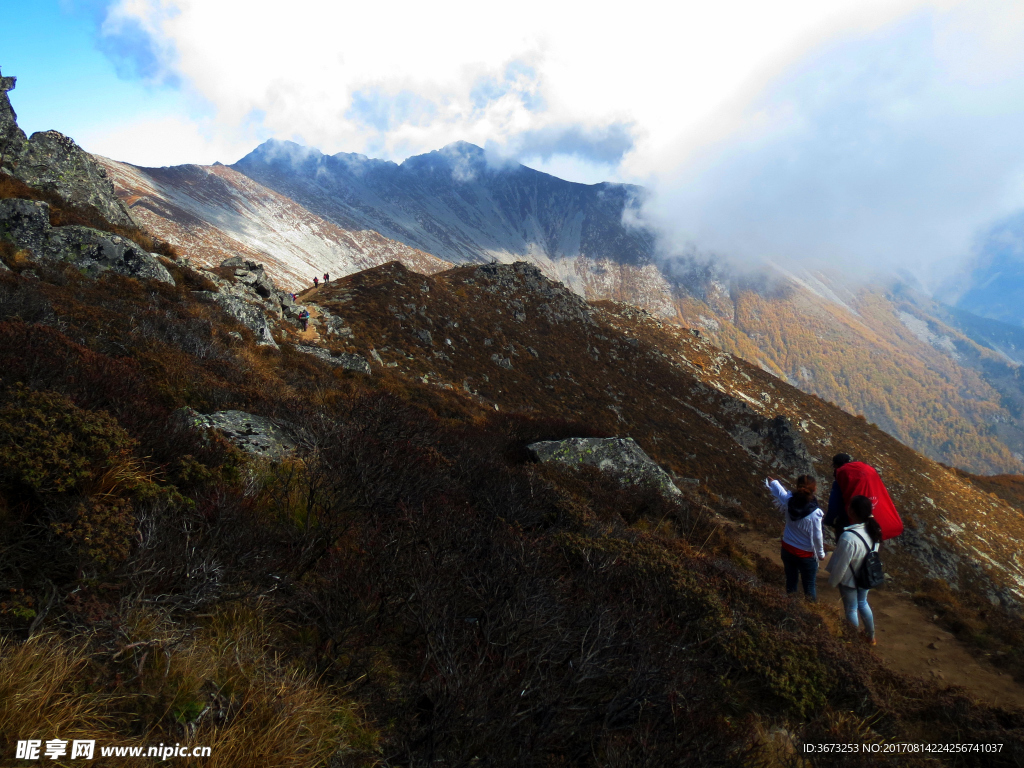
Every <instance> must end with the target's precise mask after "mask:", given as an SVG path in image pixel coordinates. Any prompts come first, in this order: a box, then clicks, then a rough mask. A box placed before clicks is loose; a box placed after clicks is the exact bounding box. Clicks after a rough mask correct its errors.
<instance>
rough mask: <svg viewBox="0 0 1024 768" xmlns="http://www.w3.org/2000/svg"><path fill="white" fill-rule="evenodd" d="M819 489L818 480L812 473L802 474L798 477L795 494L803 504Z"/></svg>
mask: <svg viewBox="0 0 1024 768" xmlns="http://www.w3.org/2000/svg"><path fill="white" fill-rule="evenodd" d="M816 490H818V481H817V480H815V479H814V477H813V476H811V475H800V477H798V478H797V479H796V490H795V491H793V495H794V496H795V497H796V498H797V500H798V501H799V502H800V503H801V504H806V503H807V502H808V501H810V500H811V499H813V498H814V492H815V491H816Z"/></svg>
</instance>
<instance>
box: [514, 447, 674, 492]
mask: <svg viewBox="0 0 1024 768" xmlns="http://www.w3.org/2000/svg"><path fill="white" fill-rule="evenodd" d="M527 450H529V451H530V453H532V454H533V456H534V458H536V459H537V460H538V461H542V462H548V461H557V462H559V463H562V464H568V465H569V466H579V465H580V464H589V465H591V466H594V467H598V468H599V469H602V470H605V471H608V472H612V473H614V474H617V475H619V476H620V477H621V479H622V481H623V482H624V483H626V484H628V485H641V484H647V483H651V484H653V485H654V486H655V487H657V488H658V489H659V490H660V491H661V492H662V493H664V494H665V495H666V496H679V495H680V491H679V489H678V488H676V486H675V483H673V482H672V480H671V478H669V476H668V474H667V473H666V472H665V471H664V470H663V469H662V468H661V467H659V466H658V465H657V464H655V463H654V461H653V460H652V459H651V457H650V456H648V455H647V454H646V453H644V451H643V449H642V448H640V446H639V445H637V444H636V443H635V442H634V441H633V438H631V437H606V438H601V437H570V438H568V439H567V440H546V441H543V442H539V443H532V444H530V445H528V446H527Z"/></svg>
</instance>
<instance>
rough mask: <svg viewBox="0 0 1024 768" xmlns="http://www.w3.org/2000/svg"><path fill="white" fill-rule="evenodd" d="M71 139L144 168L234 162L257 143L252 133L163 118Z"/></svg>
mask: <svg viewBox="0 0 1024 768" xmlns="http://www.w3.org/2000/svg"><path fill="white" fill-rule="evenodd" d="M74 138H75V140H76V141H77V142H78V143H79V144H80V145H81V146H82V147H83V148H84V149H85V150H86V151H88V152H92V153H93V154H96V155H103V156H104V157H109V158H112V159H114V160H120V161H122V162H128V163H132V164H133V165H141V166H147V167H160V166H164V165H184V164H186V163H197V164H199V165H211V164H213V163H215V162H218V161H219V162H233V161H234V160H237V159H238V158H239V157H241V156H243V155H244V154H246V153H247V152H249V151H250V150H251V149H252V148H253V146H254V145H255V144H256V143H257V142H258V140H259V139H258V138H257V134H255V133H253V132H245V131H244V130H239V131H224V130H222V129H220V128H219V127H218V126H217V125H216V124H215V123H212V122H211V121H209V120H206V121H198V120H194V119H190V118H187V117H184V116H178V115H163V114H158V115H144V116H140V117H138V118H137V119H134V120H128V121H123V122H118V123H117V124H116V125H113V126H111V125H106V126H99V127H96V128H93V129H91V130H90V129H86V130H84V131H82V132H80V133H79V134H78V135H76V136H75V137H74Z"/></svg>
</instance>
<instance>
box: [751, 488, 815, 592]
mask: <svg viewBox="0 0 1024 768" xmlns="http://www.w3.org/2000/svg"><path fill="white" fill-rule="evenodd" d="M764 484H765V485H766V486H767V487H768V490H770V491H771V492H772V496H773V497H775V504H776V506H778V508H779V510H780V511H781V512H782V513H783V515H785V518H786V528H785V530H784V531H783V532H782V566H783V568H784V569H785V571H786V592H787V594H791V595H792V594H796V588H797V583H798V581H799V579H800V578H803V582H804V594H805V595H806V596H807V599H808V600H810V601H812V602H815V601H817V599H818V589H817V585H816V584H815V581H814V579H815V577H816V576H817V575H818V561H819V560H824V559H825V547H824V542H823V541H822V537H821V518H822V517H823V516H824V513H823V512H822V511H821V509H820V508H819V507H818V500H817V499H816V498H815V497H814V493H815V491H816V490H817V489H818V484H817V482H816V481H815V479H814V478H813V477H811V476H810V475H800V477H798V478H797V479H796V491H795V492H794V493H790V492H789V491H787V490H786V489H785V487H783V485H782V483H780V482H779V481H778V480H776V479H775V478H773V477H769V478H768V479H767V480H765V481H764Z"/></svg>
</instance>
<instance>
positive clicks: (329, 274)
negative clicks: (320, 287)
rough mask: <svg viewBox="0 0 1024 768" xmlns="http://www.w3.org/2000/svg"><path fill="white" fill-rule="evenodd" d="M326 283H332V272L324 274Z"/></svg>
mask: <svg viewBox="0 0 1024 768" xmlns="http://www.w3.org/2000/svg"><path fill="white" fill-rule="evenodd" d="M324 282H325V283H329V282H331V273H330V272H324Z"/></svg>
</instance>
